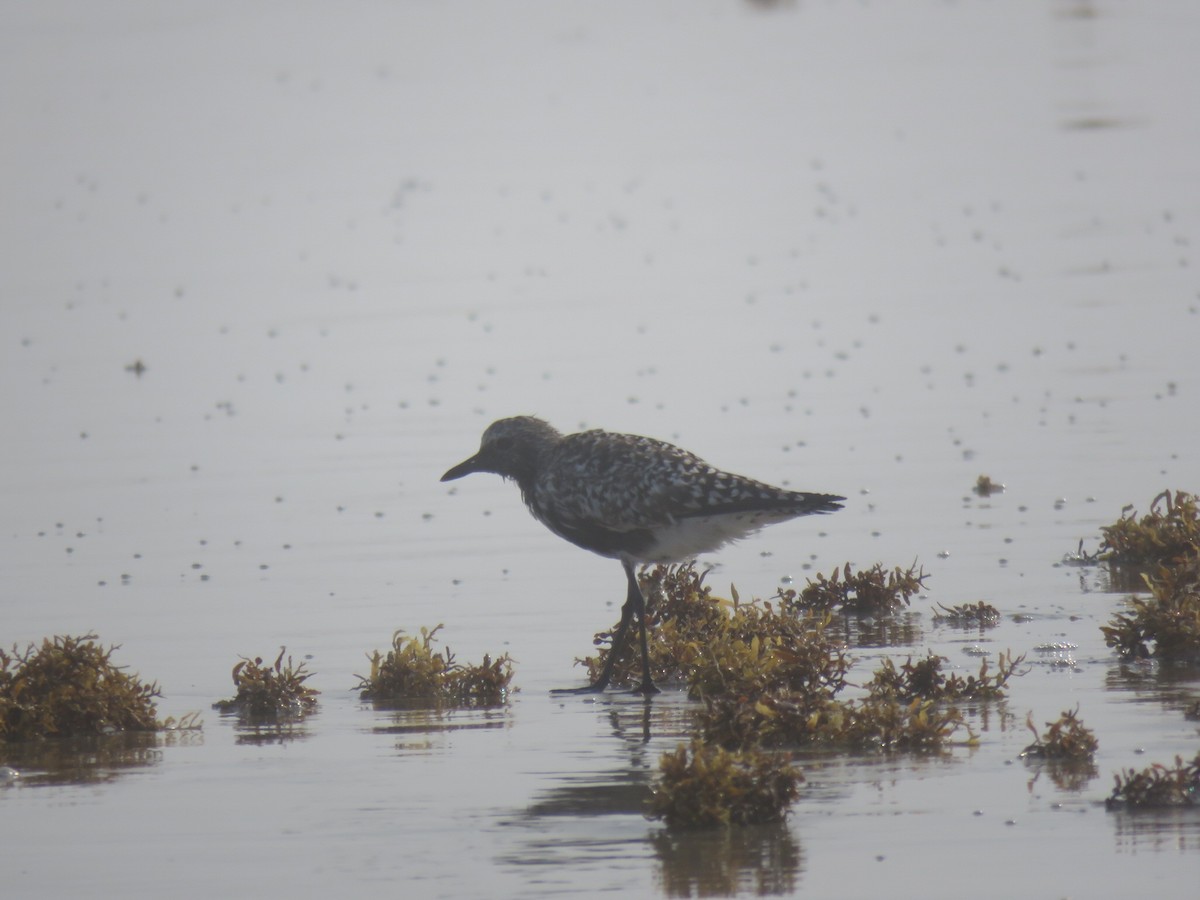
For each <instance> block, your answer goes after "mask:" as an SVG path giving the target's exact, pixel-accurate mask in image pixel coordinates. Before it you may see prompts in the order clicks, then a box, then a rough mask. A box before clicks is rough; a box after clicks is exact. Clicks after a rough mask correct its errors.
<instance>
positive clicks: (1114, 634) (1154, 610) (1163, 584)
mask: <svg viewBox="0 0 1200 900" xmlns="http://www.w3.org/2000/svg"><path fill="white" fill-rule="evenodd" d="M1142 577H1143V580H1144V581H1145V583H1146V586H1147V587H1148V588H1149V590H1150V593H1149V595H1148V596H1138V595H1136V594H1135V595H1133V596H1130V597H1128V598H1126V601H1125V603H1126V608H1127V611H1126V612H1118V613H1115V614H1114V615H1113V617H1112V618H1111V619H1110V620H1109V622H1108V624H1107V625H1101V626H1100V630H1101V632H1103V634H1104V643H1105V644H1107V645H1108V646H1109V647H1113V648H1115V649H1116V650H1117V652H1118V653H1120V654H1121V655H1122V656H1124V657H1126V658H1130V659H1148V658H1150V657H1154V658H1155V659H1161V660H1181V661H1197V660H1200V556H1191V557H1187V558H1184V559H1182V560H1180V561H1178V562H1176V563H1175V564H1174V565H1170V566H1161V567H1160V568H1159V569H1158V571H1157V572H1156V573H1154V574H1153V575H1143V576H1142Z"/></svg>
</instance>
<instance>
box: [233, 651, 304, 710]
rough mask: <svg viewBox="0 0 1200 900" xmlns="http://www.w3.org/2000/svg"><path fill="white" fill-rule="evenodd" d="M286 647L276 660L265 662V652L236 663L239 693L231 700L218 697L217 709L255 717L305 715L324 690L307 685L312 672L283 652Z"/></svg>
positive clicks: (236, 685) (236, 680)
mask: <svg viewBox="0 0 1200 900" xmlns="http://www.w3.org/2000/svg"><path fill="white" fill-rule="evenodd" d="M286 652H287V648H286V647H281V648H280V650H279V656H277V657H276V658H275V662H274V663H266V664H264V663H263V660H262V657H261V656H256V657H255V658H254V659H249V658H248V657H242V659H241V661H240V662H238V663H237V665H235V666H234V667H233V684H234V686H235V687H236V688H237V693H236V694H235V695H234V696H233V697H230V698H229V699H228V700H218V701H217V702H216V703H214V704H213V709H216V710H219V711H220V712H223V713H229V712H237V713H240V714H241V715H244V716H248V717H250V718H255V719H269V718H275V717H278V716H303V715H306V714H307V713H309V712H311V711H312V710H313V709H314V708H315V707H316V705H317V695H318V694H319V693H320V691H318V690H316V689H315V688H311V687H309V686H308V685H306V684H305V683H304V682H306V681H307V680H308V679H309V678H311V677H312V674H313V673H311V672H306V671H305V667H304V663H303V662H301V663H299V664H294V663H293V662H292V658H291V657H290V656H289V657H288V658H287V662H286V663H285V662H284V661H283V656H284V654H285V653H286Z"/></svg>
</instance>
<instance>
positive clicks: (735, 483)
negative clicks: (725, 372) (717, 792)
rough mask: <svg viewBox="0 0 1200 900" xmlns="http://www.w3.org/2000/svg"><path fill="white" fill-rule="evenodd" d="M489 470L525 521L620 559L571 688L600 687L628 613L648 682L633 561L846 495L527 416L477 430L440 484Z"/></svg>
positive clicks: (709, 547) (684, 556)
mask: <svg viewBox="0 0 1200 900" xmlns="http://www.w3.org/2000/svg"><path fill="white" fill-rule="evenodd" d="M471 472H494V473H496V474H497V475H502V476H504V478H506V479H512V480H513V481H515V482H516V483H517V486H518V487H519V488H520V489H521V497H522V498H523V499H524V500H525V504H526V506H528V507H529V511H530V512H531V513H533V517H534V518H535V519H537V520H538V521H539V522H541V523H542V524H543V525H545V526H546V527H547V528H549V529H550V530H551V531H553V532H554V533H555V534H557V535H558V536H559V537H563V538H566V539H567V540H568V541H570V542H571V543H572V544H575V545H577V546H579V547H582V548H584V549H585V550H591V551H592V552H593V553H598V554H600V555H601V556H607V557H612V558H614V559H619V560H620V561H621V565H622V566H624V568H625V577H626V579H627V580H628V582H629V591H628V594H627V595H626V598H625V605H624V606H623V607H621V622H620V624H619V625H618V626H617V630H616V633H615V634H614V635H613V639H612V646H611V648H610V650H609V654H608V659H607V661H606V663H605V666H604V670H603V671H602V672H601V673H600V677H599V678H597V679H596V681H595V682H593V683H592V684H589V685H587V686H586V687H583V688H577V689H575V691H577V692H580V693H582V692H586V691H602V690H604V688H605V687H607V686H608V682H609V680H610V678H611V677H612V670H613V664H614V663H615V661H616V659H617V656H618V653H619V648H620V647H621V646H622V643H623V642H624V640H625V635H626V633H627V632H628V630H629V624H630V622H631V621H632V619H633V617H634V616H635V615H636V616H637V618H638V623H639V625H640V627H641V649H642V682H641V684H640V685H639V686H638V687H637V688H636V689H635V691H636V692H640V693H644V694H652V693H656V692H657V690H658V689H657V688H656V687H655V686H654V682H653V680H652V679H651V678H650V656H649V650H648V648H647V643H646V601H645V598H644V597H643V596H642V591H641V588H640V587H639V586H638V580H637V575H636V573H635V572H634V566H635V565H636V564H638V563H673V562H682V561H684V560H688V559H694V558H695V557H696V556H697V555H699V554H701V553H709V552H711V551H713V550H716V549H717V548H718V547H720V546H722V545H723V544H726V543H728V542H730V541H736V540H739V539H740V538H744V537H747V536H748V535H751V534H753V533H754V532H756V531H758V530H759V529H760V528H762V527H763V526H764V525H771V524H774V523H776V522H783V521H786V520H787V519H792V518H795V517H797V516H807V515H811V514H813V513H828V512H834V511H836V510H839V509H841V508H842V507H841V501H842V500H845V499H846V498H845V497H838V496H835V495H833V494H809V493H801V492H799V491H786V490H783V489H782V488H777V487H772V486H771V485H769V484H764V483H763V482H761V481H754V480H753V479H750V478H743V477H742V476H741V475H733V474H731V473H729V472H722V471H721V470H720V469H715V468H713V467H712V466H710V465H709V464H708V463H706V462H705V461H704V460H702V459H700V457H698V456H696V455H695V454H694V453H689V452H688V451H687V450H683V449H680V448H679V447H676V446H674V445H673V444H668V443H666V442H664V441H656V440H654V439H653V438H647V437H640V436H638V435H635V434H614V433H612V432H608V431H601V430H599V429H596V430H593V431H583V432H580V433H578V434H568V435H563V434H560V433H559V432H558V431H557V430H556V429H555V428H553V427H552V426H551V425H549V424H548V423H546V422H544V421H542V420H541V419H537V418H534V417H533V416H516V417H514V418H511V419H500V420H499V421H496V422H493V423H492V424H491V425H489V426H488V428H487V430H486V431H484V433H483V440H482V441H481V442H480V446H479V452H478V453H476V454H475V455H474V456H472V457H471V458H470V459H467V460H464V461H463V462H460V463H459V464H458V465H457V466H454V467H453V468H452V469H450V470H449V471H448V472H446V474H445V475H443V476H442V481H452V480H454V479H455V478H462V477H463V476H464V475H468V474H470V473H471Z"/></svg>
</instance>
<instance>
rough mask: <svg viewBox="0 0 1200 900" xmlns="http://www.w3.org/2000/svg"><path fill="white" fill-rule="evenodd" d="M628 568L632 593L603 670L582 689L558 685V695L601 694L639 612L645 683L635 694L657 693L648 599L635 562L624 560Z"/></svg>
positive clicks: (627, 595) (627, 574)
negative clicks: (649, 638) (648, 633)
mask: <svg viewBox="0 0 1200 900" xmlns="http://www.w3.org/2000/svg"><path fill="white" fill-rule="evenodd" d="M622 565H623V566H624V567H625V577H626V578H627V579H628V580H629V592H628V594H626V596H625V605H624V606H622V607H621V622H620V624H618V625H617V630H616V631H615V632H614V633H613V637H612V644H611V645H610V646H609V648H608V659H606V660H605V661H604V669H603V670H602V671H601V672H600V677H599V678H597V679H596V680H595V681H593V682H592V683H591V684H589V685H585V686H584V687H580V688H559V689H556V690H554V691H552V693H555V694H591V693H599V692H600V691H602V690H604V689H605V688H606V687H608V683H609V681H610V680H612V673H613V668H614V667H615V666H616V664H617V656H618V655H619V654H620V651H621V648H622V647H623V646H624V644H625V635H626V634H627V633H628V632H629V623H630V622H631V621H633V616H634V614H635V613H636V614H637V617H638V624H639V625H640V627H641V632H642V683H641V684H640V685H638V686H637V687H636V688H634V690H633V692H634V693H635V694H647V695H649V694H657V693H658V688H656V687H655V686H654V682H653V681H651V680H650V648H649V645H648V644H647V641H646V600H645V598H644V597H642V589H641V588H640V587H638V582H637V574H636V573H635V572H634V571H633V563H630V562H622Z"/></svg>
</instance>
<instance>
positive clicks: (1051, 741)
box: [1021, 707, 1100, 762]
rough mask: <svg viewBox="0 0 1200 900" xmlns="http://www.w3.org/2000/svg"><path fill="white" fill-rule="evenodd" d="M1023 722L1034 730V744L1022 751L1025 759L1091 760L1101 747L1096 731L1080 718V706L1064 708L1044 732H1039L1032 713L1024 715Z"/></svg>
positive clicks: (1047, 724)
mask: <svg viewBox="0 0 1200 900" xmlns="http://www.w3.org/2000/svg"><path fill="white" fill-rule="evenodd" d="M1025 725H1026V727H1027V728H1028V729H1029V730H1030V731H1032V732H1033V743H1032V744H1030V745H1029V746H1028V747H1026V748H1025V749H1024V750H1022V751H1021V756H1022V757H1023V758H1025V759H1054V760H1073V761H1077V762H1083V761H1090V760H1091V758H1092V756H1093V755H1094V754H1095V752H1096V749H1097V748H1098V747H1099V746H1100V742H1099V741H1098V740H1096V735H1095V733H1094V732H1092V730H1091V729H1090V728H1088V727H1087V726H1086V725H1084V724H1083V721H1082V720H1081V719H1080V718H1079V707H1076V708H1075V709H1068V710H1064V712H1063V714H1062V715H1061V716H1059V717H1058V720H1057V721H1055V722H1047V723H1046V733H1045V734H1038V730H1037V728H1036V727H1035V726H1034V724H1033V713H1030V714H1029V715H1028V716H1027V717H1026V719H1025Z"/></svg>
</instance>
